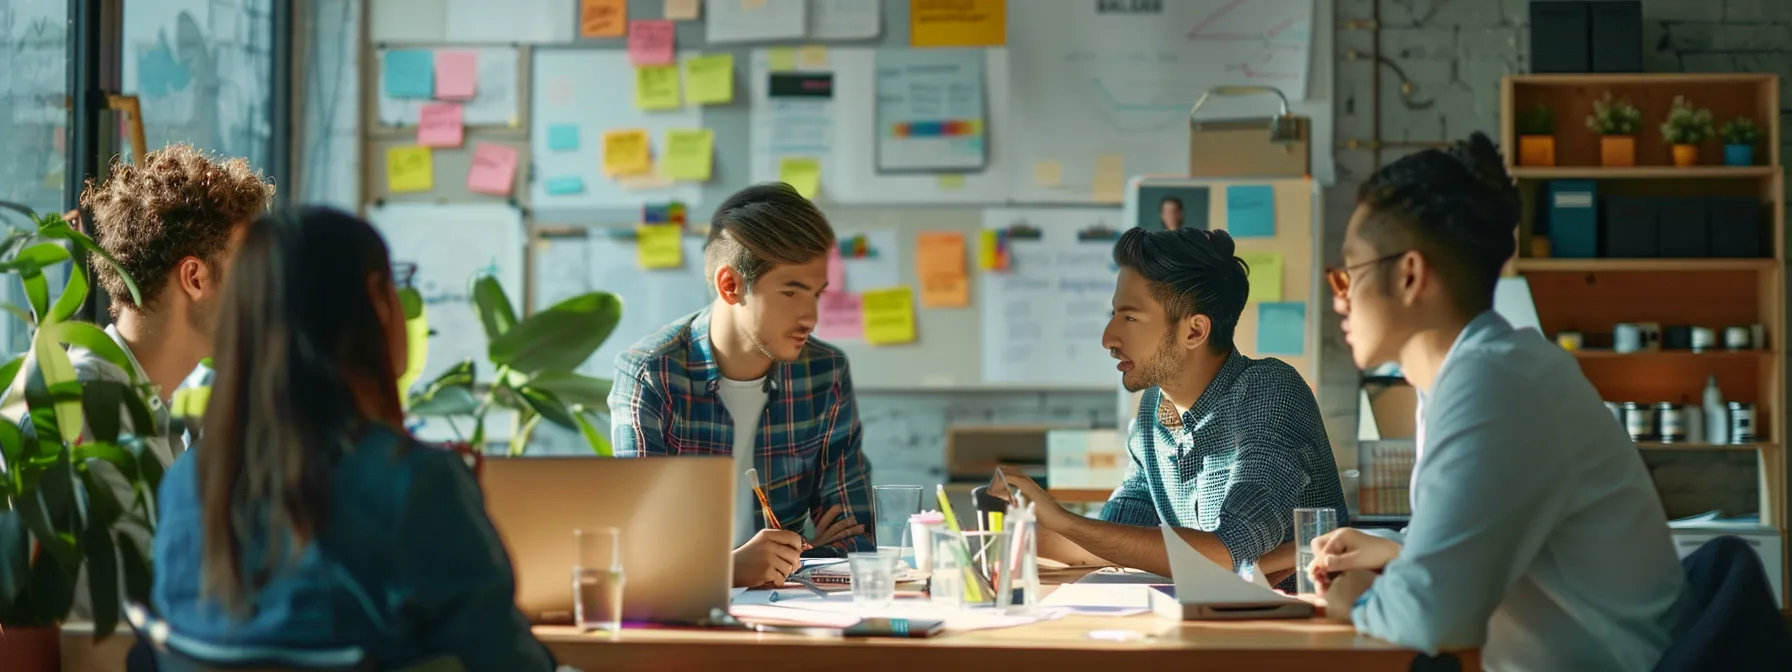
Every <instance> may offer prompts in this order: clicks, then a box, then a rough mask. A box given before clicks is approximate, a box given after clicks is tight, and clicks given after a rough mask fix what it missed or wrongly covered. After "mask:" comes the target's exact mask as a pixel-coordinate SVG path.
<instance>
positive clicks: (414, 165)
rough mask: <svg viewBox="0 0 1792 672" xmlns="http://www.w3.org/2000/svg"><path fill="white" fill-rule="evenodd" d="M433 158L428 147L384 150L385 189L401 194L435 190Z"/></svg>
mask: <svg viewBox="0 0 1792 672" xmlns="http://www.w3.org/2000/svg"><path fill="white" fill-rule="evenodd" d="M434 157H435V155H434V154H433V153H431V152H430V150H429V148H428V147H421V146H415V147H393V148H391V149H388V150H386V189H387V190H388V191H391V192H392V193H395V194H403V193H411V192H418V191H429V190H431V189H434V188H436V176H435V165H434V164H435V158H434Z"/></svg>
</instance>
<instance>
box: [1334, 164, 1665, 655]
mask: <svg viewBox="0 0 1792 672" xmlns="http://www.w3.org/2000/svg"><path fill="white" fill-rule="evenodd" d="M1519 208H1520V205H1519V198H1518V191H1517V188H1516V187H1514V186H1513V184H1512V178H1511V177H1510V176H1508V175H1507V174H1506V169H1505V167H1504V163H1503V162H1502V161H1501V158H1500V154H1499V150H1498V149H1497V148H1495V147H1494V145H1493V142H1492V141H1491V140H1489V139H1488V138H1487V136H1485V135H1483V134H1480V133H1476V134H1474V135H1473V136H1471V137H1470V138H1469V139H1468V140H1467V141H1464V142H1458V143H1457V144H1456V145H1455V147H1453V148H1452V149H1450V150H1449V151H1441V150H1435V149H1434V150H1426V151H1423V152H1419V153H1417V154H1413V155H1410V156H1406V157H1404V158H1401V159H1400V160H1399V161H1395V162H1394V163H1391V164H1388V165H1387V166H1385V167H1383V168H1382V169H1381V170H1379V171H1376V173H1375V174H1374V175H1373V176H1371V177H1370V178H1369V180H1368V181H1367V182H1365V183H1364V184H1363V185H1362V188H1361V189H1359V190H1358V192H1357V209H1356V213H1355V214H1354V215H1353V216H1352V217H1351V218H1350V223H1349V227H1348V229H1347V230H1346V231H1345V234H1344V235H1345V237H1344V257H1343V258H1344V263H1343V265H1342V266H1340V267H1338V268H1334V269H1331V270H1330V271H1328V272H1327V273H1326V276H1327V279H1328V281H1329V282H1330V284H1331V287H1332V292H1333V296H1334V298H1333V299H1332V306H1333V309H1334V310H1336V311H1337V312H1338V314H1340V315H1343V316H1344V334H1345V340H1346V341H1347V342H1348V343H1349V344H1350V349H1351V352H1352V353H1353V355H1354V357H1355V359H1356V365H1357V368H1359V369H1364V370H1368V369H1371V368H1375V367H1377V366H1379V365H1381V364H1383V363H1385V362H1398V363H1399V364H1400V370H1401V372H1402V373H1403V374H1404V375H1405V376H1406V379H1407V380H1408V381H1410V382H1411V383H1412V385H1413V387H1414V388H1417V390H1418V392H1419V410H1418V441H1417V444H1418V445H1417V450H1418V462H1417V466H1416V467H1415V469H1414V471H1413V485H1412V493H1413V494H1412V521H1411V523H1410V525H1409V526H1408V527H1407V528H1406V530H1405V531H1404V532H1403V533H1401V534H1391V535H1387V536H1375V535H1371V534H1369V533H1366V532H1362V531H1359V530H1355V529H1350V528H1344V529H1340V530H1338V531H1336V532H1334V533H1332V534H1328V535H1325V536H1322V537H1320V538H1318V539H1315V540H1314V541H1313V544H1312V548H1313V551H1314V559H1313V563H1312V565H1311V571H1312V573H1313V578H1314V579H1315V580H1316V581H1318V582H1319V584H1320V585H1321V586H1324V587H1325V592H1324V597H1325V601H1326V605H1327V614H1328V616H1331V617H1333V618H1337V619H1340V620H1342V619H1348V620H1350V621H1353V622H1354V623H1355V624H1356V627H1357V630H1358V631H1360V632H1363V633H1366V634H1369V635H1373V636H1376V637H1380V638H1382V639H1386V640H1388V641H1391V642H1394V643H1396V644H1401V645H1404V646H1409V647H1413V648H1416V649H1420V650H1423V651H1426V652H1428V653H1433V654H1435V653H1437V652H1438V651H1440V650H1444V649H1466V648H1475V647H1480V648H1481V653H1482V663H1483V665H1484V667H1485V668H1486V669H1488V670H1647V669H1650V668H1651V667H1654V665H1655V663H1656V661H1657V660H1658V659H1660V658H1661V655H1662V652H1663V651H1664V650H1665V649H1666V647H1667V646H1668V643H1669V637H1670V629H1671V628H1672V626H1673V620H1674V618H1675V613H1676V612H1675V606H1676V602H1677V600H1678V599H1679V597H1680V593H1681V588H1682V585H1683V584H1684V581H1685V578H1684V576H1685V575H1684V571H1683V570H1682V569H1681V567H1680V563H1679V561H1678V560H1677V559H1676V558H1675V554H1674V548H1673V543H1672V541H1671V539H1670V538H1669V534H1668V526H1667V517H1666V515H1664V514H1663V512H1662V506H1661V499H1660V497H1659V496H1658V495H1657V494H1656V492H1655V485H1654V483H1653V482H1652V481H1651V480H1650V478H1649V471H1648V469H1647V468H1645V467H1644V465H1643V460H1642V457H1641V456H1640V455H1639V454H1638V453H1637V450H1636V447H1635V446H1633V445H1632V444H1631V441H1630V437H1629V436H1627V435H1626V434H1625V433H1624V429H1623V428H1622V427H1620V426H1619V425H1618V424H1617V423H1614V422H1612V416H1611V413H1610V412H1609V411H1607V410H1606V408H1605V405H1604V403H1603V401H1602V400H1601V398H1600V396H1599V392H1598V390H1596V389H1594V388H1593V385H1592V384H1591V383H1589V382H1588V381H1587V378H1586V376H1585V375H1583V374H1582V373H1581V370H1580V366H1578V365H1577V364H1576V363H1575V361H1574V357H1573V356H1571V355H1569V354H1568V353H1566V352H1563V351H1562V349H1561V348H1559V347H1556V345H1555V344H1553V343H1550V342H1549V341H1546V340H1544V338H1543V337H1542V336H1541V335H1540V334H1538V333H1537V331H1536V330H1534V329H1529V328H1526V329H1515V328H1513V327H1512V325H1511V324H1509V323H1507V322H1506V320H1505V318H1502V317H1500V315H1499V314H1498V313H1495V312H1493V293H1494V286H1495V284H1496V283H1497V282H1498V281H1499V275H1500V269H1501V267H1502V266H1504V265H1505V263H1506V260H1507V259H1508V258H1510V257H1511V256H1512V253H1513V251H1514V249H1515V248H1516V244H1515V240H1514V238H1513V228H1514V227H1515V226H1516V225H1517V223H1518V216H1519ZM1370 572H1380V575H1379V576H1376V575H1374V574H1372V573H1370Z"/></svg>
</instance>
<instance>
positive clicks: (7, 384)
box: [0, 355, 25, 390]
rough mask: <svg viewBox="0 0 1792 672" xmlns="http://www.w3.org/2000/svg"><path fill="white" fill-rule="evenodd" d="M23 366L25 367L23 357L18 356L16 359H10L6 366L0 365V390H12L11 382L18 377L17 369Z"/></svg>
mask: <svg viewBox="0 0 1792 672" xmlns="http://www.w3.org/2000/svg"><path fill="white" fill-rule="evenodd" d="M24 365H25V356H24V355H19V356H17V357H14V358H12V360H11V361H8V362H7V363H6V364H4V365H0V390H11V389H12V383H13V381H14V380H16V379H17V378H18V377H19V368H20V367H22V366H24Z"/></svg>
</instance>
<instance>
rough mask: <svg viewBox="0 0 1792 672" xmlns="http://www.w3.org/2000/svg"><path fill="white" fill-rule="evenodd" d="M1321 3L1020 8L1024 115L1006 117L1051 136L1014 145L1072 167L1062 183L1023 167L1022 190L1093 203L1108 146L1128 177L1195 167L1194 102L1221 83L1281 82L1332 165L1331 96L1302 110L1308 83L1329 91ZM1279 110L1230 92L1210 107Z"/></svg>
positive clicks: (1018, 134)
mask: <svg viewBox="0 0 1792 672" xmlns="http://www.w3.org/2000/svg"><path fill="white" fill-rule="evenodd" d="M1315 1H1316V0H1250V1H1248V2H1240V1H1238V0H1180V1H1178V2H1101V3H1097V2H1088V1H1087V0H1036V1H1032V2H1028V3H1027V5H1028V7H1027V11H1024V12H1023V11H1015V12H1011V13H1010V14H1009V16H1008V49H1009V52H1010V55H1011V60H1010V64H1011V74H1010V77H1011V81H1012V83H1013V98H1014V100H1013V105H1014V109H1016V110H1025V111H1026V113H1025V114H1011V115H1009V116H1008V118H1007V119H1006V120H1005V121H1006V123H1009V124H1011V125H1012V128H1011V129H1010V131H1009V132H1010V133H1011V137H1015V138H1050V139H1051V142H1020V143H1016V144H1015V146H1014V147H1013V148H1012V149H1011V150H1010V151H1011V152H1012V153H1015V154H1018V155H1019V156H1017V157H1015V158H1016V159H1017V165H1020V166H1035V165H1038V164H1039V163H1041V162H1059V164H1060V165H1062V166H1063V172H1062V175H1061V176H1060V177H1059V179H1058V180H1057V182H1058V184H1055V185H1045V184H1041V182H1042V181H1041V180H1038V179H1036V178H1035V176H1034V174H1033V173H1032V172H1030V171H1015V173H1014V174H1013V175H1011V176H1010V180H1011V182H1010V188H1011V189H1012V192H1013V198H1015V199H1016V200H1021V201H1029V202H1048V203H1065V202H1089V201H1090V200H1091V199H1092V198H1093V194H1094V193H1095V187H1096V186H1097V184H1096V183H1095V167H1096V165H1095V164H1096V159H1097V158H1098V157H1100V156H1101V155H1102V154H1106V153H1118V155H1119V159H1120V160H1121V161H1122V162H1123V165H1124V166H1125V171H1126V174H1127V175H1149V174H1173V175H1175V174H1184V173H1186V172H1187V171H1188V165H1189V157H1188V143H1187V142H1186V139H1187V137H1188V116H1189V109H1190V108H1191V107H1192V106H1193V105H1194V103H1195V101H1196V99H1198V98H1200V96H1201V93H1202V92H1204V91H1207V90H1209V89H1211V88H1213V87H1217V86H1232V85H1252V86H1270V87H1275V88H1277V89H1280V90H1281V91H1282V92H1283V93H1284V94H1286V95H1287V97H1288V98H1289V100H1290V101H1291V102H1293V103H1294V104H1295V112H1296V113H1297V114H1303V115H1307V116H1311V117H1313V121H1314V126H1315V127H1316V128H1315V131H1314V137H1313V142H1312V146H1313V148H1314V149H1313V152H1314V156H1313V163H1314V165H1315V166H1316V167H1317V166H1321V165H1322V164H1329V163H1330V153H1329V151H1327V150H1325V149H1323V148H1324V147H1327V146H1328V145H1326V144H1325V143H1327V142H1330V137H1329V136H1330V132H1329V130H1328V129H1329V128H1330V125H1329V124H1330V115H1331V112H1330V107H1331V104H1330V102H1329V101H1326V102H1325V104H1324V105H1323V109H1310V108H1305V107H1302V106H1301V103H1302V101H1304V100H1306V99H1307V97H1308V93H1309V92H1308V85H1309V80H1313V81H1314V84H1315V89H1316V90H1318V91H1321V92H1324V94H1323V95H1327V96H1329V89H1330V85H1329V82H1325V81H1323V77H1324V76H1325V74H1324V73H1325V72H1327V70H1326V68H1329V66H1324V67H1323V68H1316V66H1314V65H1313V63H1312V58H1313V53H1314V51H1315V49H1314V46H1315V44H1316V42H1315V40H1316V39H1317V38H1316V36H1315V31H1314V27H1315V25H1316V21H1315V18H1316V17H1315ZM1034 5H1037V6H1034ZM1329 43H1330V42H1329V38H1323V39H1318V42H1317V44H1319V45H1321V46H1323V45H1327V44H1329ZM1316 69H1317V70H1319V73H1318V75H1317V76H1310V75H1313V74H1314V71H1315V70H1316ZM1278 108H1279V106H1278V103H1277V101H1276V100H1275V98H1274V97H1273V96H1268V95H1261V96H1228V97H1224V98H1219V99H1216V100H1213V101H1210V102H1209V103H1208V104H1207V105H1204V106H1203V107H1202V108H1201V116H1202V117H1203V118H1215V119H1224V118H1237V117H1268V116H1270V115H1271V114H1274V113H1275V112H1276V111H1277V110H1278Z"/></svg>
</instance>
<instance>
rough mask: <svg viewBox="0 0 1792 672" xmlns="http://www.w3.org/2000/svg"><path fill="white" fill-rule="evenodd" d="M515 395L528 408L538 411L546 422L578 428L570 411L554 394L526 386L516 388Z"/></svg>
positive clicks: (568, 427)
mask: <svg viewBox="0 0 1792 672" xmlns="http://www.w3.org/2000/svg"><path fill="white" fill-rule="evenodd" d="M516 395H517V396H518V397H520V398H521V399H522V401H523V403H524V404H525V405H527V406H528V407H529V410H531V411H534V412H536V413H540V414H541V416H542V417H544V418H547V420H548V422H551V423H554V424H556V425H559V426H561V427H565V428H567V429H578V427H579V425H578V423H577V422H574V421H573V419H572V411H569V410H567V409H566V404H564V403H561V402H560V400H559V399H557V398H555V397H554V395H552V394H548V393H546V392H543V391H541V390H532V389H528V388H524V389H521V390H517V391H516Z"/></svg>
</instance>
